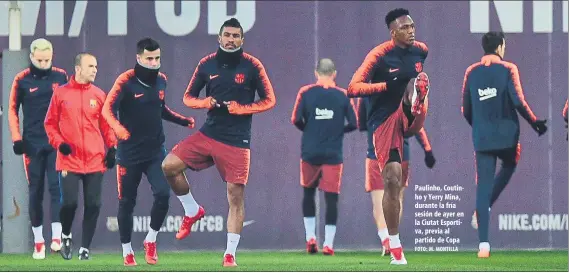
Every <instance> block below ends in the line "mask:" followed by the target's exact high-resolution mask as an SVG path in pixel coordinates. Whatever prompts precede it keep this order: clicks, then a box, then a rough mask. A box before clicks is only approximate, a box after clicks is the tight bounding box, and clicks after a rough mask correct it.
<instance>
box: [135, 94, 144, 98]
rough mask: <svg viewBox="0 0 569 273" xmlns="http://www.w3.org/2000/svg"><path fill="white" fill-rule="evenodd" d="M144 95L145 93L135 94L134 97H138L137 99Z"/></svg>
mask: <svg viewBox="0 0 569 273" xmlns="http://www.w3.org/2000/svg"><path fill="white" fill-rule="evenodd" d="M142 96H144V94H134V97H135V98H137V99H138V98H140V97H142Z"/></svg>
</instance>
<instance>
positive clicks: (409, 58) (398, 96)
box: [348, 8, 429, 265]
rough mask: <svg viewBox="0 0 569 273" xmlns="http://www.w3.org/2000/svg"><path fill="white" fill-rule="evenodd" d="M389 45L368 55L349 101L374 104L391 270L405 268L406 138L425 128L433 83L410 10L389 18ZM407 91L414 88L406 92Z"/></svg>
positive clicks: (351, 87)
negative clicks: (403, 169) (403, 195)
mask: <svg viewBox="0 0 569 273" xmlns="http://www.w3.org/2000/svg"><path fill="white" fill-rule="evenodd" d="M385 23H386V24H387V26H388V28H389V30H390V33H391V40H390V41H387V42H384V43H382V44H380V45H379V46H377V47H375V48H374V49H372V50H371V52H369V53H368V55H367V56H366V58H365V60H364V62H363V63H362V65H361V66H360V67H359V68H358V70H357V71H356V73H355V74H354V76H353V77H352V80H351V82H350V85H349V87H348V96H350V97H365V96H369V99H370V109H371V110H370V114H369V117H368V118H369V120H370V121H369V125H370V126H368V130H371V131H372V132H373V146H374V150H375V154H376V156H377V160H378V165H379V170H380V171H381V174H382V177H383V181H384V183H385V192H384V195H383V201H382V202H383V212H384V215H385V222H386V224H387V229H388V233H389V245H390V251H391V257H392V261H391V264H394V265H402V264H407V260H406V259H405V255H404V254H403V248H402V246H401V242H400V240H399V215H400V211H401V203H400V202H401V200H400V199H401V189H402V188H403V180H402V175H401V173H402V172H401V162H402V160H401V159H402V156H403V138H404V136H405V135H414V134H416V133H417V132H419V130H420V129H421V128H422V127H423V123H424V120H425V116H426V112H427V108H428V99H427V96H428V92H429V79H428V77H427V74H425V73H424V72H422V71H423V64H424V62H425V59H426V58H427V55H428V49H427V46H426V45H425V44H424V43H421V42H418V41H415V23H414V22H413V19H411V16H409V11H408V10H406V9H400V8H399V9H394V10H392V11H390V12H389V13H387V15H386V16H385ZM408 85H413V86H411V88H408Z"/></svg>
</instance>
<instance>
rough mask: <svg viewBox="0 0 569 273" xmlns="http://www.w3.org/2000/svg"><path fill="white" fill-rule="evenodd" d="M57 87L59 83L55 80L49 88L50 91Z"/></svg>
mask: <svg viewBox="0 0 569 273" xmlns="http://www.w3.org/2000/svg"><path fill="white" fill-rule="evenodd" d="M58 87H59V83H57V82H54V83H52V84H51V90H52V91H55V89H57V88H58Z"/></svg>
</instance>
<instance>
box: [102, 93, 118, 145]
mask: <svg viewBox="0 0 569 273" xmlns="http://www.w3.org/2000/svg"><path fill="white" fill-rule="evenodd" d="M105 96H106V95H104V94H103V100H105ZM103 105H104V104H103ZM99 128H100V129H101V133H102V134H103V140H104V141H105V145H106V146H107V148H116V147H117V138H116V136H115V134H114V132H113V129H112V128H111V126H110V125H109V123H108V122H107V119H106V118H105V117H104V116H103V115H100V116H99Z"/></svg>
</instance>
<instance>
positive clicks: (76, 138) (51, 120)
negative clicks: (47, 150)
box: [44, 53, 117, 260]
mask: <svg viewBox="0 0 569 273" xmlns="http://www.w3.org/2000/svg"><path fill="white" fill-rule="evenodd" d="M96 75H97V59H96V58H95V56H93V55H91V54H89V53H81V54H79V55H77V56H76V57H75V75H73V76H72V77H71V78H70V79H69V83H67V84H65V85H63V86H60V87H59V88H57V89H56V90H55V92H53V96H52V98H51V102H50V105H49V108H48V111H47V115H46V117H45V124H44V126H45V130H46V133H47V137H48V140H49V144H50V145H51V146H52V147H54V148H55V149H57V150H58V152H57V160H56V163H55V169H56V170H57V171H58V172H59V183H60V185H61V212H60V218H61V226H62V234H61V235H62V236H61V237H62V246H61V252H60V253H61V256H62V257H63V258H64V259H66V260H70V259H71V258H72V241H71V226H72V224H73V218H74V217H75V210H76V209H77V198H78V191H79V180H82V181H83V200H84V204H85V206H84V213H83V215H84V216H83V232H82V236H83V238H82V242H81V243H82V245H81V248H80V249H79V259H80V260H88V259H89V246H90V245H91V241H92V240H93V235H94V234H95V228H96V226H97V219H98V218H99V210H100V208H101V190H102V184H103V173H104V172H105V170H106V169H110V168H112V167H114V165H115V152H116V145H117V140H116V138H115V136H114V134H113V132H112V131H111V128H110V126H109V124H107V122H106V121H105V119H104V118H103V115H102V114H101V110H102V107H103V103H104V102H105V92H103V91H102V90H101V89H99V88H98V87H97V86H95V85H93V84H92V83H93V81H95V76H96ZM105 146H107V147H108V148H109V149H108V150H107V152H106V154H105Z"/></svg>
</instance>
